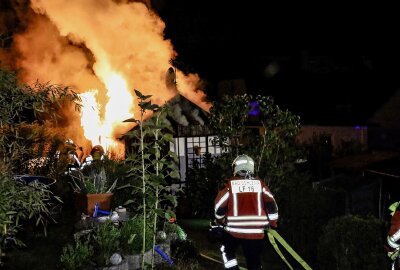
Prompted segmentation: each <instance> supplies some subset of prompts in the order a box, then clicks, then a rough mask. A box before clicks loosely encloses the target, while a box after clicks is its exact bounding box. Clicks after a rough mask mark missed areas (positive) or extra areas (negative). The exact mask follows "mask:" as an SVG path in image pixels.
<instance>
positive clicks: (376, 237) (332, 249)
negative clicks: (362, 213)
mask: <svg viewBox="0 0 400 270" xmlns="http://www.w3.org/2000/svg"><path fill="white" fill-rule="evenodd" d="M385 235H386V230H385V225H384V223H383V222H382V221H379V220H377V219H375V218H373V217H358V216H351V215H349V216H344V217H339V218H334V219H332V220H331V221H329V223H328V224H327V225H326V226H325V227H324V229H323V233H322V235H321V238H320V239H319V243H318V266H319V269H321V270H330V269H335V270H336V269H340V270H350V269H351V270H354V269H365V270H375V269H376V270H381V269H390V262H389V259H388V258H387V256H386V254H385V251H384V248H383V246H384V242H385V239H386V238H385Z"/></svg>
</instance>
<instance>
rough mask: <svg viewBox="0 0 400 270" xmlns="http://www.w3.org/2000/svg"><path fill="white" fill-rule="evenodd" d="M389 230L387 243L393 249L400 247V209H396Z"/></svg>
mask: <svg viewBox="0 0 400 270" xmlns="http://www.w3.org/2000/svg"><path fill="white" fill-rule="evenodd" d="M390 223H391V224H390V229H389V232H388V237H387V243H388V245H389V246H390V247H391V248H392V249H398V248H399V247H400V211H398V210H397V211H396V212H395V213H394V215H393V216H392V219H391V222H390Z"/></svg>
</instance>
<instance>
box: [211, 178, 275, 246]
mask: <svg viewBox="0 0 400 270" xmlns="http://www.w3.org/2000/svg"><path fill="white" fill-rule="evenodd" d="M215 217H216V219H217V220H219V221H220V222H221V221H223V222H224V223H225V225H226V227H225V230H226V231H228V232H229V233H230V234H231V235H232V236H234V237H237V238H246V239H262V238H263V237H264V229H265V227H266V226H267V225H268V224H269V223H271V225H272V226H274V227H275V226H276V224H277V221H278V207H277V205H276V202H275V199H274V197H273V195H272V194H271V192H270V190H269V189H268V187H267V186H266V185H265V183H264V181H262V180H261V179H256V178H252V179H244V178H240V177H235V178H233V179H230V180H229V182H228V183H227V184H226V186H225V188H224V189H223V190H221V191H220V192H219V193H218V195H217V198H216V199H215Z"/></svg>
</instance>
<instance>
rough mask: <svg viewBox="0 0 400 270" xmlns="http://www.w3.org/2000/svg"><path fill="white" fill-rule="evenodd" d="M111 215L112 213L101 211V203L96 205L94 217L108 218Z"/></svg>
mask: <svg viewBox="0 0 400 270" xmlns="http://www.w3.org/2000/svg"><path fill="white" fill-rule="evenodd" d="M110 214H111V212H110V211H106V210H101V209H100V208H99V203H96V204H95V205H94V212H93V217H98V216H99V215H106V216H108V215H110Z"/></svg>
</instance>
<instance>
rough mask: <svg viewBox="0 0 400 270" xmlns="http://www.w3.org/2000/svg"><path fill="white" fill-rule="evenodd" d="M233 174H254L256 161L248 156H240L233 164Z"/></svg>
mask: <svg viewBox="0 0 400 270" xmlns="http://www.w3.org/2000/svg"><path fill="white" fill-rule="evenodd" d="M232 166H233V174H234V175H236V174H237V173H238V172H245V173H247V174H254V160H253V159H252V158H251V157H249V156H248V155H239V156H237V157H236V158H235V160H234V161H233V163H232Z"/></svg>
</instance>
